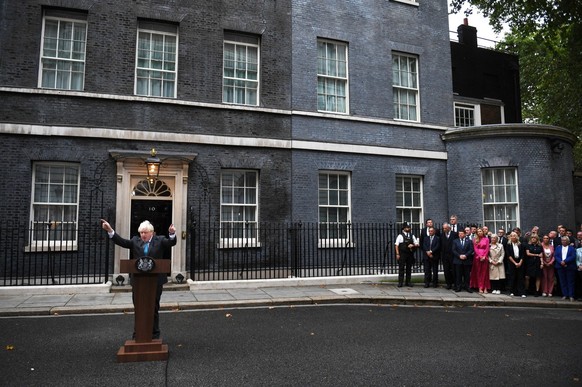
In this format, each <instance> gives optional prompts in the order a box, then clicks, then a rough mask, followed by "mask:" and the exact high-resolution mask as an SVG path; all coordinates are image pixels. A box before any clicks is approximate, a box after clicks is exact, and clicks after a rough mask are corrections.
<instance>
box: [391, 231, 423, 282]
mask: <svg viewBox="0 0 582 387" xmlns="http://www.w3.org/2000/svg"><path fill="white" fill-rule="evenodd" d="M410 229H411V226H410V223H408V222H404V223H403V224H402V231H401V233H400V234H398V237H397V238H396V242H395V244H394V248H395V250H396V260H397V261H398V287H399V288H401V287H402V285H403V282H404V270H405V269H406V283H405V285H406V286H412V282H411V277H412V265H413V264H414V250H416V248H417V247H418V246H419V243H418V239H416V237H415V236H414V235H412V233H411V232H410Z"/></svg>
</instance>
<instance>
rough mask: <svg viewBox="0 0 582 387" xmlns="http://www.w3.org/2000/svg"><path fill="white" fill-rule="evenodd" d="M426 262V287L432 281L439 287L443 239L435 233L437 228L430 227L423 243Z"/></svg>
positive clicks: (433, 284)
mask: <svg viewBox="0 0 582 387" xmlns="http://www.w3.org/2000/svg"><path fill="white" fill-rule="evenodd" d="M422 252H423V258H424V259H423V263H424V287H425V288H428V287H429V286H430V285H431V283H432V286H433V287H435V288H436V287H438V283H439V258H440V254H441V240H440V237H439V236H438V235H435V228H434V227H429V228H428V236H427V237H425V238H424V241H423V244H422Z"/></svg>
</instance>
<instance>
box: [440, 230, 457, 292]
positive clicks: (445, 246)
mask: <svg viewBox="0 0 582 387" xmlns="http://www.w3.org/2000/svg"><path fill="white" fill-rule="evenodd" d="M458 237H459V236H458V234H457V233H456V232H454V231H452V230H451V225H450V224H448V223H446V222H445V223H443V232H442V234H441V260H442V262H443V272H444V275H445V282H446V284H447V289H452V288H453V286H454V285H455V266H454V265H453V241H454V240H455V239H457V238H458Z"/></svg>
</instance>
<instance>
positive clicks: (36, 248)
mask: <svg viewBox="0 0 582 387" xmlns="http://www.w3.org/2000/svg"><path fill="white" fill-rule="evenodd" d="M49 249H50V250H49ZM49 251H50V252H55V253H58V252H66V251H77V243H76V242H70V243H67V242H63V243H60V242H59V243H58V244H52V245H51V244H48V243H42V244H41V243H39V244H36V245H32V246H25V247H24V252H25V253H44V252H49Z"/></svg>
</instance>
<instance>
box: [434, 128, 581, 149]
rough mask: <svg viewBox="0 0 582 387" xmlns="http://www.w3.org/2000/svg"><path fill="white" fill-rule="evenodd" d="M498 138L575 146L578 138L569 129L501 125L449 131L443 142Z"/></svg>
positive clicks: (445, 134)
mask: <svg viewBox="0 0 582 387" xmlns="http://www.w3.org/2000/svg"><path fill="white" fill-rule="evenodd" d="M498 137H541V138H547V139H550V140H561V141H565V142H567V143H569V144H570V145H574V144H575V143H576V142H577V141H578V138H577V137H576V135H575V134H574V133H572V132H571V131H569V130H568V129H564V128H561V127H559V126H553V125H541V124H500V125H482V126H471V127H467V128H454V129H449V130H447V131H446V132H445V133H443V134H442V135H441V138H442V139H443V141H463V140H472V139H479V138H498Z"/></svg>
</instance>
